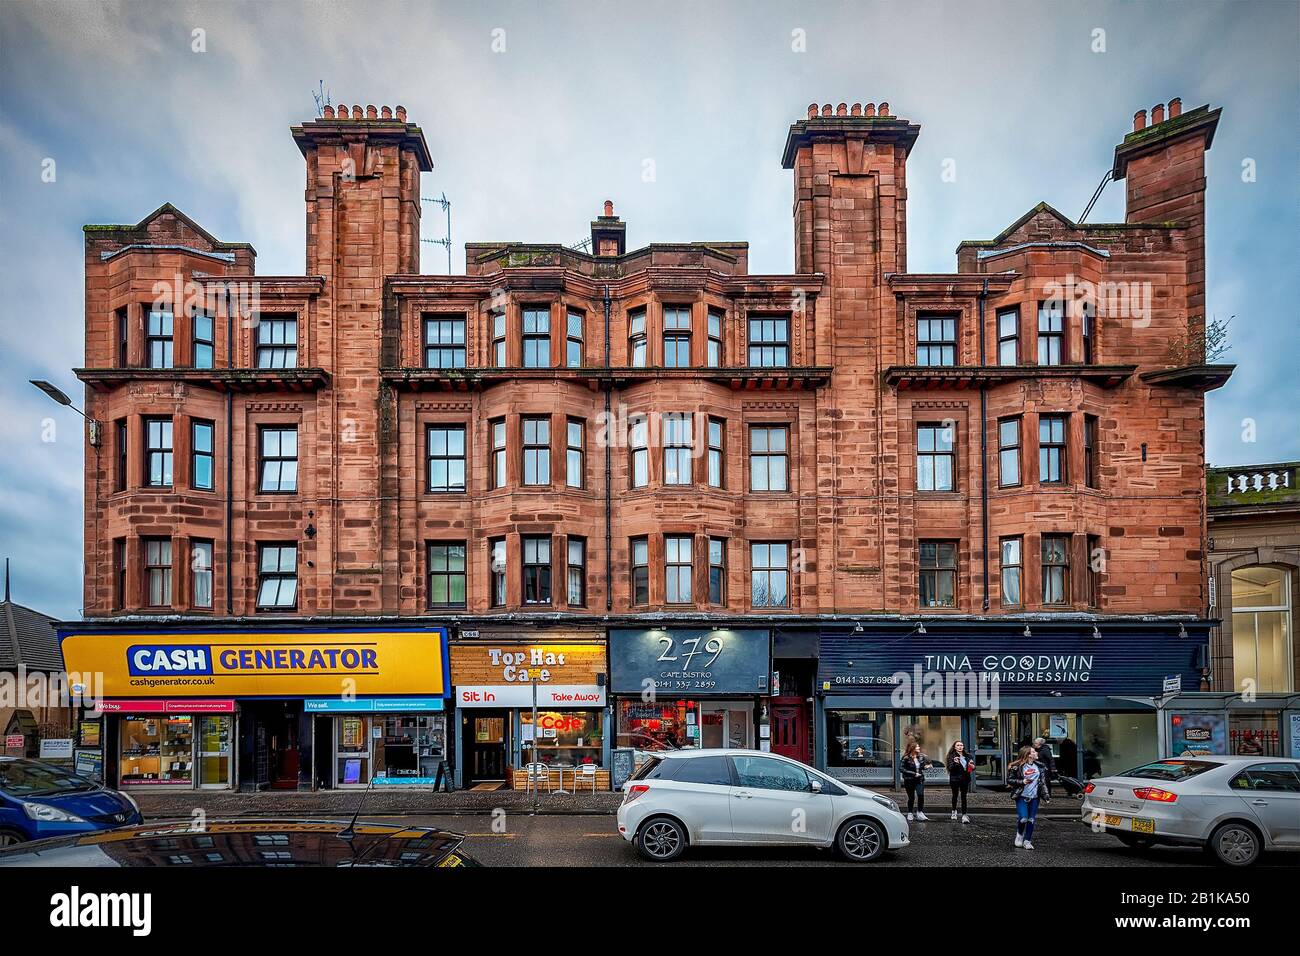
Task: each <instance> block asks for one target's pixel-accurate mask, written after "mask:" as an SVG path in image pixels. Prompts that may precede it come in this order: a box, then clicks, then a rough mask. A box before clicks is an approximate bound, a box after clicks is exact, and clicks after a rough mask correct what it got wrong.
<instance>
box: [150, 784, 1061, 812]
mask: <svg viewBox="0 0 1300 956" xmlns="http://www.w3.org/2000/svg"><path fill="white" fill-rule="evenodd" d="M872 790H873V791H874V792H876V793H880V794H884V795H885V796H888V797H890V798H892V799H893V800H895V801H896V802H897V803H898V804H899V806H903V807H905V806H906V805H907V795H906V794H905V793H904V792H903V791H901V790H885V789H880V788H875V787H873V788H872ZM131 796H132V797H134V798H135V800H136V802H137V803H139V804H140V809H141V811H142V812H143V813H144V815H145V816H146V817H151V818H154V819H159V818H167V817H188V816H189V815H190V814H191V813H192V812H193V811H194V810H196V809H202V810H203V811H204V812H206V813H207V814H208V815H210V816H233V817H240V816H272V815H288V816H300V815H302V816H314V815H325V816H330V817H333V816H337V815H339V814H341V813H345V814H347V815H348V816H351V815H352V814H353V813H355V812H356V811H357V808H358V807H362V813H363V815H364V816H367V817H370V816H374V815H375V814H416V813H418V814H444V815H459V814H470V815H474V814H481V813H491V812H492V811H493V810H496V809H498V808H500V809H504V810H506V811H507V812H515V813H518V812H523V811H531V810H532V807H533V795H532V794H531V793H525V792H523V791H520V790H457V791H455V792H452V793H445V792H442V791H438V792H434V791H431V790H406V789H387V788H378V789H372V790H370V791H368V792H367V791H364V790H316V791H297V790H263V791H261V792H257V793H238V792H234V791H229V790H186V791H183V792H172V793H155V792H148V791H146V792H140V791H136V790H133V791H132V792H131ZM927 797H928V798H929V799H928V801H927V806H928V807H929V808H930V810H931V811H933V814H932V815H934V816H938V815H940V814H942V815H943V816H944V817H946V816H947V815H948V810H949V807H950V797H949V791H948V788H947V787H942V788H940V787H933V788H931V789H930V791H929V792H928V793H927ZM622 800H623V795H622V793H609V792H597V793H590V792H584V793H576V794H549V793H544V794H542V795H541V796H540V797H539V798H538V799H537V812H538V813H540V814H544V815H548V816H550V815H557V814H558V815H563V814H613V813H614V812H615V811H617V810H618V805H619V804H620V803H621V802H622ZM1079 803H1080V801H1079V800H1077V799H1074V798H1070V797H1065V796H1057V798H1056V799H1055V800H1054V801H1053V802H1052V803H1051V804H1049V805H1048V806H1047V807H1045V808H1044V809H1043V810H1042V811H1041V812H1042V813H1046V814H1061V815H1068V816H1071V817H1073V816H1075V815H1077V813H1078V808H1079ZM969 805H970V808H971V810H973V811H976V812H980V813H1005V814H1012V813H1014V812H1015V804H1014V803H1013V802H1012V800H1011V798H1010V797H1009V796H1008V795H1007V794H1006V793H1004V792H1001V791H985V790H980V791H977V792H975V793H972V794H970V797H969Z"/></svg>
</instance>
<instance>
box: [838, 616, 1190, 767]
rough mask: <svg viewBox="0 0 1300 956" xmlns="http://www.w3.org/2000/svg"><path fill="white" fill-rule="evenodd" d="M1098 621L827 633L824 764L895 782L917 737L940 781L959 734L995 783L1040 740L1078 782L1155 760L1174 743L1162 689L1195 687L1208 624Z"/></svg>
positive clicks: (967, 624) (960, 624)
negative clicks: (1167, 731) (1168, 739)
mask: <svg viewBox="0 0 1300 956" xmlns="http://www.w3.org/2000/svg"><path fill="white" fill-rule="evenodd" d="M1103 626H1104V631H1103V630H1101V629H1098V630H1096V631H1094V629H1093V625H1092V624H1091V623H1051V624H1048V623H1045V622H1038V621H1035V622H1031V623H1029V624H1026V622H1024V621H1019V622H1005V621H1003V622H952V623H936V624H931V623H929V622H927V624H926V627H925V630H924V632H921V631H919V630H918V629H917V627H916V626H915V625H912V624H911V623H910V622H907V623H900V624H898V625H893V624H892V622H891V624H886V625H880V626H877V627H875V628H865V629H864V630H863V631H862V632H856V631H853V630H848V629H843V630H841V629H834V630H832V629H823V631H822V637H821V652H820V658H819V672H818V693H817V715H818V716H817V723H818V726H820V727H821V728H823V731H824V732H823V733H822V734H820V739H819V741H818V746H817V766H818V767H820V768H822V769H824V770H826V771H827V772H828V773H830V774H832V775H834V776H837V777H839V778H841V779H843V780H846V781H848V782H851V783H862V784H874V785H878V786H896V785H897V784H898V782H899V778H898V763H899V758H900V756H901V755H902V753H903V752H904V750H905V749H906V748H907V746H908V745H909V744H910V743H912V742H915V743H917V744H918V745H920V747H921V748H922V750H923V751H924V753H925V754H926V756H928V757H929V758H930V759H931V760H933V761H934V762H935V766H934V768H933V769H932V770H931V771H930V772H929V774H928V777H929V778H930V779H933V780H935V781H945V780H946V779H947V772H946V770H944V761H945V757H946V755H947V754H948V751H949V749H950V748H951V747H952V745H953V744H954V743H955V742H957V741H959V740H960V741H962V742H963V744H964V745H965V747H966V748H967V750H968V752H970V753H971V754H972V755H973V756H974V759H975V767H976V781H977V783H978V784H980V785H984V786H999V787H1000V786H1002V785H1003V782H1004V779H1005V774H1006V767H1007V765H1008V763H1009V762H1010V761H1011V760H1012V759H1014V757H1015V755H1016V753H1017V752H1018V751H1019V750H1020V748H1022V747H1025V746H1029V745H1031V744H1032V743H1033V741H1034V740H1035V739H1036V738H1038V737H1042V738H1044V740H1045V741H1046V744H1047V746H1048V747H1049V748H1050V749H1051V752H1052V757H1053V759H1054V761H1055V763H1056V765H1057V768H1058V772H1059V773H1061V774H1068V775H1070V776H1074V777H1078V778H1080V779H1089V778H1092V777H1096V776H1101V775H1105V774H1113V773H1118V772H1121V771H1123V770H1126V769H1129V768H1131V767H1134V766H1137V765H1138V764H1141V763H1143V762H1145V761H1148V760H1154V759H1156V758H1157V757H1159V756H1161V755H1162V754H1164V753H1166V752H1167V747H1166V746H1165V743H1164V739H1165V735H1164V730H1163V727H1162V722H1161V718H1160V713H1161V703H1162V695H1163V688H1164V687H1165V686H1168V685H1167V684H1166V682H1167V681H1174V680H1178V681H1181V682H1183V684H1184V685H1185V686H1195V682H1196V681H1198V680H1199V678H1200V673H1201V666H1202V664H1203V662H1204V660H1205V642H1206V635H1207V632H1208V624H1204V625H1202V624H1200V623H1197V624H1195V625H1194V626H1193V625H1192V624H1190V623H1186V624H1185V626H1183V627H1182V628H1181V631H1180V625H1179V623H1174V624H1172V625H1170V624H1154V623H1144V624H1110V625H1103ZM1026 631H1028V636H1027V635H1026ZM1180 634H1181V635H1182V636H1180ZM1098 635H1100V636H1098Z"/></svg>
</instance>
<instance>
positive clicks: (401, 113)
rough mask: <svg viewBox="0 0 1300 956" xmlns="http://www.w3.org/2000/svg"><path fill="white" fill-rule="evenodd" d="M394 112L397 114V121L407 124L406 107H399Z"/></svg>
mask: <svg viewBox="0 0 1300 956" xmlns="http://www.w3.org/2000/svg"><path fill="white" fill-rule="evenodd" d="M394 112H395V113H396V114H397V121H398V122H399V123H405V122H406V107H405V106H399V107H397V109H396V110H394Z"/></svg>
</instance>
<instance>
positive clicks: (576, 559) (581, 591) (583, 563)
mask: <svg viewBox="0 0 1300 956" xmlns="http://www.w3.org/2000/svg"><path fill="white" fill-rule="evenodd" d="M567 591H568V602H569V606H570V607H585V606H586V604H587V539H586V538H575V537H573V536H572V535H570V536H569V541H568V575H567Z"/></svg>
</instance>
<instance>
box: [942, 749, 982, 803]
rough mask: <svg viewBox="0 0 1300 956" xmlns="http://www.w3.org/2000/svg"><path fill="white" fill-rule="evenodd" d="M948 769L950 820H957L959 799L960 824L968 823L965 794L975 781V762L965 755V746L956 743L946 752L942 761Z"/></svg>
mask: <svg viewBox="0 0 1300 956" xmlns="http://www.w3.org/2000/svg"><path fill="white" fill-rule="evenodd" d="M944 764H945V765H946V766H947V768H948V787H949V789H951V790H952V818H953V819H954V820H956V819H957V798H958V797H959V796H960V797H961V822H962V823H970V817H969V816H967V815H966V794H967V792H968V791H969V790H970V785H971V782H972V781H973V780H974V779H975V761H974V760H972V759H971V757H970V755H969V754H968V753H966V745H965V744H964V743H962V741H960V740H958V741H956V742H955V743H954V744H953V745H952V747H950V748H949V750H948V756H947V758H946V759H945V760H944Z"/></svg>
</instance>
